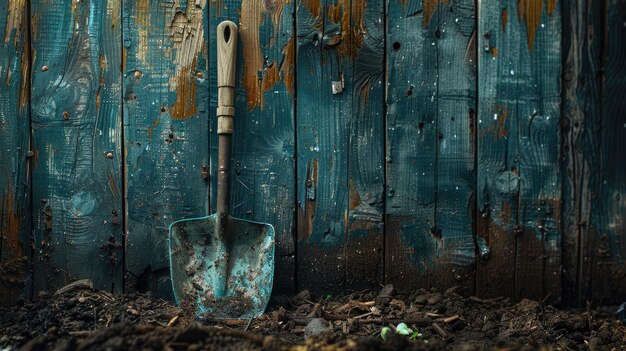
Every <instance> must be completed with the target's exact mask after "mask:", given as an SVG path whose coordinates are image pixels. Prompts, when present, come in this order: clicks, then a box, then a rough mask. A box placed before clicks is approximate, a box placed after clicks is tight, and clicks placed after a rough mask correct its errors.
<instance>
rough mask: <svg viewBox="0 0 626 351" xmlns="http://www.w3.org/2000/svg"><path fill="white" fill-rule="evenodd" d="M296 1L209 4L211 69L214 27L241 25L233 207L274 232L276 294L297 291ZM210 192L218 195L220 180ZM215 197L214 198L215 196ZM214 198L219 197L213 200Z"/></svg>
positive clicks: (214, 58)
mask: <svg viewBox="0 0 626 351" xmlns="http://www.w3.org/2000/svg"><path fill="white" fill-rule="evenodd" d="M293 7H294V4H293V2H291V1H285V0H279V1H277V2H274V3H272V4H271V5H269V4H268V3H267V2H263V1H261V0H227V1H223V2H215V3H212V4H211V6H210V17H209V25H210V28H211V29H210V33H211V36H210V37H211V38H212V39H211V45H212V46H211V47H210V53H211V66H212V67H216V64H217V55H216V52H217V50H216V49H217V48H216V47H215V46H214V45H213V43H215V42H216V40H215V39H214V38H215V36H216V27H217V25H218V24H219V22H220V21H222V20H227V19H228V20H232V21H235V22H236V23H238V26H239V47H240V50H239V51H238V57H237V62H238V64H237V89H236V101H235V108H236V112H235V114H236V116H235V132H234V136H233V154H232V155H233V160H232V170H233V174H232V192H231V208H232V215H233V216H235V217H239V218H243V219H247V220H254V221H258V222H267V223H270V224H272V225H273V226H274V228H275V230H276V252H275V255H276V257H275V262H276V269H275V276H276V279H275V281H274V291H275V292H293V289H294V279H295V274H294V269H295V268H294V267H295V251H294V250H295V248H294V240H293V230H294V224H295V217H294V201H295V195H294V191H295V185H294V180H295V174H294V172H295V170H294V147H295V141H294V140H295V138H294V122H293V119H294V56H295V47H294V33H293ZM215 74H216V73H214V72H213V71H212V73H211V79H210V82H211V84H210V90H211V109H210V116H211V125H212V128H211V133H212V134H211V136H210V138H211V145H212V148H211V160H212V162H211V164H212V170H211V171H212V172H211V173H212V175H213V179H216V176H217V134H216V118H215V109H216V108H217V88H216V86H217V76H216V75H215ZM211 184H212V186H213V188H212V189H211V193H212V194H215V192H216V190H217V189H215V185H216V182H215V181H213V182H212V183H211ZM214 198H215V197H213V199H214ZM212 202H214V201H212Z"/></svg>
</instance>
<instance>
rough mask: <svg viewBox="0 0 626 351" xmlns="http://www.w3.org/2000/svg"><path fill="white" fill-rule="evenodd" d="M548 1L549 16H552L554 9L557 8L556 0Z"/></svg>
mask: <svg viewBox="0 0 626 351" xmlns="http://www.w3.org/2000/svg"><path fill="white" fill-rule="evenodd" d="M547 1H548V16H552V14H553V13H554V9H555V8H556V0H547Z"/></svg>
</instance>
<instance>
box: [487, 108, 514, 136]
mask: <svg viewBox="0 0 626 351" xmlns="http://www.w3.org/2000/svg"><path fill="white" fill-rule="evenodd" d="M508 118H509V110H508V108H507V106H506V105H501V106H498V109H497V112H496V114H495V115H494V116H493V119H494V120H496V123H494V124H492V125H491V126H490V127H489V128H487V129H483V130H481V132H480V136H481V138H484V137H485V136H486V135H487V134H489V133H491V134H493V140H494V141H495V140H498V139H501V138H507V137H508V136H509V128H508V127H507V123H506V122H507V120H508Z"/></svg>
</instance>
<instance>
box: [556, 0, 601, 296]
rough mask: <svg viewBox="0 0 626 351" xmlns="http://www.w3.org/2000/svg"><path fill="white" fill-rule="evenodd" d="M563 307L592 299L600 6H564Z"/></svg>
mask: <svg viewBox="0 0 626 351" xmlns="http://www.w3.org/2000/svg"><path fill="white" fill-rule="evenodd" d="M562 9H563V13H562V18H563V25H562V29H563V32H562V35H563V55H562V63H563V74H562V82H563V93H562V101H563V102H562V107H561V110H562V116H561V118H562V121H561V157H562V170H563V193H562V198H563V210H562V211H563V212H562V213H563V218H562V222H563V231H562V233H563V237H562V247H563V290H562V292H563V301H564V302H565V303H566V304H569V305H576V306H580V307H582V306H584V304H585V302H586V301H587V300H588V299H590V298H591V290H590V289H591V280H592V276H591V259H590V258H591V256H592V251H593V250H594V248H593V246H592V245H591V241H592V239H593V238H592V237H591V236H592V235H595V232H592V231H591V230H592V227H591V215H592V211H594V208H595V206H593V205H592V204H593V203H595V202H597V200H594V199H597V198H598V195H597V194H598V193H599V191H600V187H601V175H600V172H598V170H600V169H601V162H600V160H601V156H600V155H601V152H602V150H601V135H600V132H601V130H602V113H601V106H600V104H601V86H602V75H601V65H602V61H601V55H602V45H603V40H602V38H603V36H604V33H603V31H602V17H601V15H602V12H603V10H604V5H603V4H602V3H601V2H598V1H567V0H566V1H564V2H563V6H562Z"/></svg>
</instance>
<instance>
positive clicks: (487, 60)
mask: <svg viewBox="0 0 626 351" xmlns="http://www.w3.org/2000/svg"><path fill="white" fill-rule="evenodd" d="M514 5H515V4H513V3H512V2H511V1H509V2H505V3H503V4H498V3H495V2H489V3H487V2H485V3H481V5H480V7H479V9H478V38H479V40H478V45H479V46H478V74H479V76H478V115H477V118H478V128H477V139H478V140H477V141H478V142H477V144H478V154H477V158H478V160H477V167H478V170H477V171H478V178H477V179H478V184H477V200H478V206H477V210H478V211H477V237H478V239H477V240H478V241H479V244H480V243H481V242H484V243H485V245H487V247H488V249H489V255H488V256H486V257H483V258H484V260H482V261H480V262H478V264H477V267H476V294H477V295H478V296H484V297H498V296H510V297H512V296H514V287H515V284H514V281H515V257H516V235H517V234H516V233H517V232H518V227H519V216H518V205H517V202H518V198H519V143H518V139H517V135H518V123H517V111H516V108H515V107H516V97H517V91H518V88H517V81H516V80H514V79H511V74H510V72H511V70H513V73H515V70H516V69H517V65H516V62H517V59H518V57H519V51H520V49H521V48H523V46H522V45H523V43H524V39H523V37H522V34H521V33H520V30H519V26H518V25H517V19H516V17H514V16H512V15H510V13H511V11H513V10H512V9H511V8H510V7H511V6H514ZM513 25H516V26H517V30H516V29H514V28H512V26H513ZM520 43H521V44H520Z"/></svg>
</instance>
